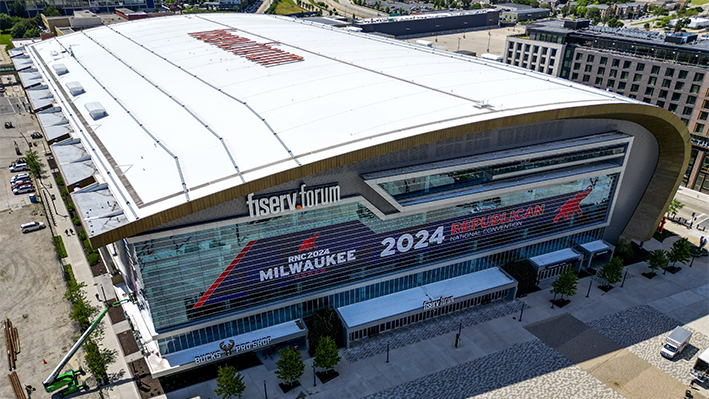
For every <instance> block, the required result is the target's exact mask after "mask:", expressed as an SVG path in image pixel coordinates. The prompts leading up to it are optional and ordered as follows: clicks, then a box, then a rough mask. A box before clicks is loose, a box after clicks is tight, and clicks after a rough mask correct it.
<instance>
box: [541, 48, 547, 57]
mask: <svg viewBox="0 0 709 399" xmlns="http://www.w3.org/2000/svg"><path fill="white" fill-rule="evenodd" d="M547 50H548V48H546V47H542V55H547Z"/></svg>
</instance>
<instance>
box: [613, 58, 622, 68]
mask: <svg viewBox="0 0 709 399" xmlns="http://www.w3.org/2000/svg"><path fill="white" fill-rule="evenodd" d="M619 65H620V60H619V59H616V58H614V59H613V63H612V64H611V66H612V67H617V66H619Z"/></svg>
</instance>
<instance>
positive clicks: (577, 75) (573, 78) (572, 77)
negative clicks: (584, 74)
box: [571, 72, 579, 80]
mask: <svg viewBox="0 0 709 399" xmlns="http://www.w3.org/2000/svg"><path fill="white" fill-rule="evenodd" d="M571 80H579V74H578V73H577V72H574V73H572V74H571Z"/></svg>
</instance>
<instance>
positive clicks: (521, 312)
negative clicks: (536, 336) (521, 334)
mask: <svg viewBox="0 0 709 399" xmlns="http://www.w3.org/2000/svg"><path fill="white" fill-rule="evenodd" d="M523 314H524V302H522V310H520V311H519V321H520V323H521V322H522V315H523Z"/></svg>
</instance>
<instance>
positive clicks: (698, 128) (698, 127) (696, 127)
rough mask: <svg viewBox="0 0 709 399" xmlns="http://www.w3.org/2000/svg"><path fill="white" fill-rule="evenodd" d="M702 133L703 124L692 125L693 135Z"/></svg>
mask: <svg viewBox="0 0 709 399" xmlns="http://www.w3.org/2000/svg"><path fill="white" fill-rule="evenodd" d="M703 132H704V124H703V123H696V124H694V133H703Z"/></svg>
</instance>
